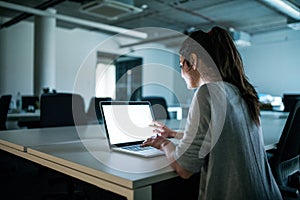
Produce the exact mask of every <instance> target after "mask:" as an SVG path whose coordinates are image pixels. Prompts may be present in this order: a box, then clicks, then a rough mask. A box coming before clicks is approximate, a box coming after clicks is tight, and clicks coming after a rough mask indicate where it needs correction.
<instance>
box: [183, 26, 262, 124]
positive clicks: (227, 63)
mask: <svg viewBox="0 0 300 200" xmlns="http://www.w3.org/2000/svg"><path fill="white" fill-rule="evenodd" d="M192 41H193V42H192ZM194 41H196V42H197V43H198V44H200V45H201V46H202V47H203V48H204V49H205V50H206V51H207V53H208V54H209V55H210V57H211V58H212V60H213V61H214V63H215V65H216V66H217V68H218V70H219V73H220V75H221V77H222V79H223V81H225V82H228V83H231V84H233V85H235V86H236V87H237V88H238V89H239V91H240V93H241V95H242V97H243V99H244V100H245V102H246V104H247V106H248V108H249V111H250V114H251V118H252V119H253V120H254V122H255V123H256V124H257V125H259V124H260V120H259V116H260V109H259V101H258V96H257V92H256V90H255V88H254V87H253V86H252V85H251V84H250V83H249V81H248V78H247V76H246V75H245V71H244V66H243V62H242V58H241V56H240V54H239V52H238V50H237V49H236V46H235V45H234V42H233V40H232V38H231V36H230V35H229V34H228V33H227V31H226V30H224V29H222V28H220V27H213V28H212V29H211V31H209V32H208V33H206V32H203V31H201V30H199V31H195V32H193V33H192V34H191V35H190V36H189V38H187V39H186V40H185V41H184V42H183V44H182V46H181V49H180V51H179V53H180V54H181V55H183V56H184V57H185V58H189V57H190V55H191V54H192V53H195V54H197V56H198V57H200V58H201V55H199V51H198V50H197V49H199V48H197V47H196V46H195V45H193V43H195V42H194ZM200 73H201V72H200Z"/></svg>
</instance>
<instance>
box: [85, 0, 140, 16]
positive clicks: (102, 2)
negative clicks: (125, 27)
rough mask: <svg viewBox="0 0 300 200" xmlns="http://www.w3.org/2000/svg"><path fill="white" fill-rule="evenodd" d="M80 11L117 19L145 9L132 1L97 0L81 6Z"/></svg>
mask: <svg viewBox="0 0 300 200" xmlns="http://www.w3.org/2000/svg"><path fill="white" fill-rule="evenodd" d="M80 11H81V12H83V13H86V14H89V15H93V16H96V17H102V18H105V19H108V20H117V19H119V18H121V17H124V16H126V15H130V14H136V13H139V12H142V11H143V10H142V9H141V8H138V7H135V6H133V5H131V4H130V3H123V2H120V1H117V0H95V1H91V2H88V3H86V4H84V5H83V6H81V8H80Z"/></svg>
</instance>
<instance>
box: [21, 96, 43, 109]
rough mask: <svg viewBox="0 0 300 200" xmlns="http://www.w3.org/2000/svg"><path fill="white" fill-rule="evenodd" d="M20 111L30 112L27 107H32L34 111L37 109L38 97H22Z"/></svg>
mask: <svg viewBox="0 0 300 200" xmlns="http://www.w3.org/2000/svg"><path fill="white" fill-rule="evenodd" d="M21 100H22V110H26V111H30V109H29V107H30V106H32V107H33V109H34V110H36V109H38V104H39V101H40V99H39V97H38V96H22V97H21Z"/></svg>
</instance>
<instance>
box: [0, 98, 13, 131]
mask: <svg viewBox="0 0 300 200" xmlns="http://www.w3.org/2000/svg"><path fill="white" fill-rule="evenodd" d="M11 97H12V95H3V96H1V98H0V130H7V128H6V119H7V113H8V110H9V105H10V101H11Z"/></svg>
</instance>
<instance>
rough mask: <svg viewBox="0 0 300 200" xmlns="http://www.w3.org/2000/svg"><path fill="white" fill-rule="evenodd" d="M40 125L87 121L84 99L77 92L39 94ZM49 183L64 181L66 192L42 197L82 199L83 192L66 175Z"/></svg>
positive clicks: (77, 123) (68, 124)
mask: <svg viewBox="0 0 300 200" xmlns="http://www.w3.org/2000/svg"><path fill="white" fill-rule="evenodd" d="M40 109H41V116H40V120H41V121H40V125H41V127H42V128H45V127H58V126H75V125H85V124H86V123H87V119H86V114H85V110H84V101H83V98H82V97H81V96H80V95H79V94H72V93H45V94H42V95H41V106H40ZM49 183H50V185H57V184H59V183H64V184H66V186H67V191H66V192H56V193H50V194H47V195H46V196H44V197H43V199H57V198H62V199H74V198H75V199H77V198H78V199H84V197H85V194H84V193H83V192H82V191H78V190H76V187H77V182H76V180H75V179H73V178H71V177H68V176H64V175H61V176H58V177H56V178H53V179H50V181H49Z"/></svg>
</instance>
